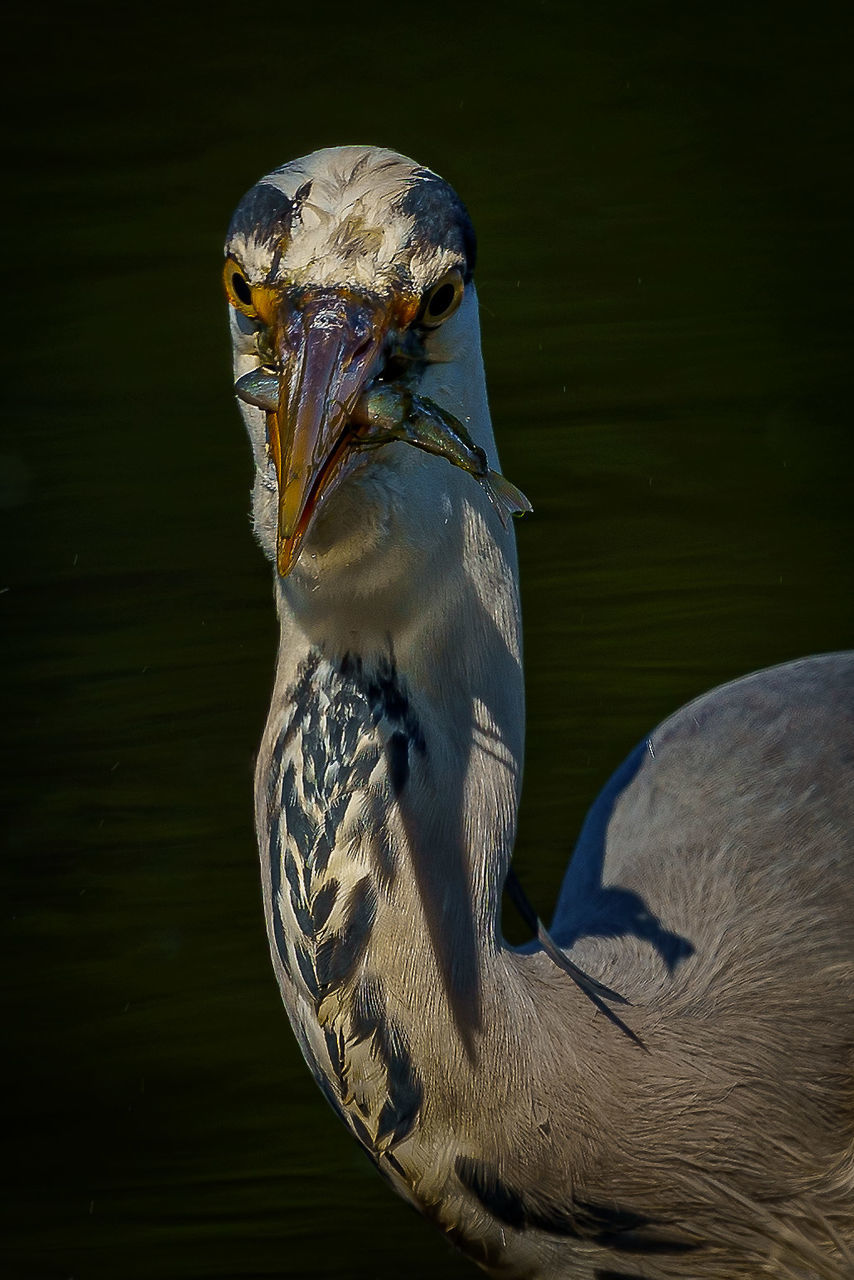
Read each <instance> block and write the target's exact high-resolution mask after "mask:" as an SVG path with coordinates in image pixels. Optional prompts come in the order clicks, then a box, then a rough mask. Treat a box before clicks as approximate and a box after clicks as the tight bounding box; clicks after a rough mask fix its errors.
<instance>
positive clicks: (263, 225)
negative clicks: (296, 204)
mask: <svg viewBox="0 0 854 1280" xmlns="http://www.w3.org/2000/svg"><path fill="white" fill-rule="evenodd" d="M292 215H293V206H292V204H291V201H290V199H289V198H288V197H287V196H286V195H285V193H284V192H283V191H280V190H279V188H278V187H273V186H271V185H270V184H269V183H267V182H259V183H257V184H256V185H255V186H254V187H251V188H250V190H249V191H247V192H246V195H245V196H244V197H243V199H242V200H241V201H240V204H239V205H238V206H237V208H236V209H235V211H234V214H233V216H232V219H231V222H230V224H229V227H228V235H227V237H226V243H227V244H229V245H230V244H231V242H232V240H233V239H234V238H235V237H236V236H242V237H243V238H244V239H245V240H251V239H256V240H267V241H271V242H272V241H277V240H281V239H283V238H284V237H286V236H288V235H290V230H291V219H292Z"/></svg>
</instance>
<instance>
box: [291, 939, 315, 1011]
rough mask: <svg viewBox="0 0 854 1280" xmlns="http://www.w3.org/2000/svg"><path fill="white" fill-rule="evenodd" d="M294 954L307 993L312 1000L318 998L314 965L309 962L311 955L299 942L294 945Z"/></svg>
mask: <svg viewBox="0 0 854 1280" xmlns="http://www.w3.org/2000/svg"><path fill="white" fill-rule="evenodd" d="M294 955H295V956H296V958H297V966H298V968H299V971H300V973H301V974H302V980H303V982H304V983H305V985H306V987H307V988H308V993H309V995H310V996H311V998H312V1000H318V999H319V997H320V989H319V987H318V985H317V975H316V974H315V972H314V965H313V964H312V963H311V956H310V955H309V954H308V952H307V951H306V949H305V947H304V946H302V944H301V943H297V945H296V946H295V947H294Z"/></svg>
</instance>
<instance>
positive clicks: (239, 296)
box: [222, 258, 258, 320]
mask: <svg viewBox="0 0 854 1280" xmlns="http://www.w3.org/2000/svg"><path fill="white" fill-rule="evenodd" d="M222 278H223V283H224V284H225V292H226V294H227V295H228V300H229V302H230V303H231V305H232V306H233V307H236V308H237V310H238V311H242V312H243V314H244V315H245V316H249V318H250V320H254V319H256V318H257V316H258V312H257V311H256V309H255V304H254V302H253V301H252V289H251V288H250V286H249V281H248V280H247V279H246V276H245V275H244V274H243V272H242V271H241V270H240V267H239V266H238V265H237V263H236V262H235V261H234V259H233V258H226V262H225V267H224V268H223V273H222Z"/></svg>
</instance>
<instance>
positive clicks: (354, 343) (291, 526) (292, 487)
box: [267, 290, 389, 577]
mask: <svg viewBox="0 0 854 1280" xmlns="http://www.w3.org/2000/svg"><path fill="white" fill-rule="evenodd" d="M388 324H389V318H388V315H387V312H386V310H385V309H384V308H383V307H382V305H381V304H379V303H378V302H377V301H375V300H373V299H366V298H364V297H357V296H355V295H353V294H351V293H349V292H347V291H345V290H322V291H317V292H312V293H311V294H308V295H306V296H304V297H302V298H301V299H298V300H297V302H296V303H293V302H290V303H286V304H285V305H283V307H282V310H281V313H280V316H279V320H278V323H277V324H276V327H275V331H274V338H275V343H276V352H277V355H278V359H279V363H280V368H281V375H280V381H279V405H278V411H277V412H276V413H268V415H267V431H268V437H269V444H270V453H271V456H272V459H273V462H274V464H275V467H276V474H277V476H278V480H279V524H278V533H277V537H276V563H277V565H278V569H279V573H280V574H281V575H282V577H286V576H287V574H288V573H290V571H291V569H292V568H293V566H294V564H295V563H296V560H297V557H298V556H299V553H300V548H301V546H302V543H303V540H304V539H305V536H306V534H307V533H308V530H309V528H310V526H311V523H312V520H313V517H314V514H315V512H316V511H317V508H318V505H319V504H320V503H321V502H322V500H323V498H324V497H325V496H326V495H327V494H328V492H330V490H331V489H332V488H333V487H334V485H335V482H336V480H338V479H340V477H341V474H342V466H341V464H342V462H343V460H344V457H345V456H346V454H347V452H348V448H347V439H346V435H347V431H346V428H347V423H348V421H349V417H350V414H351V412H352V410H353V408H354V406H355V404H356V401H357V400H358V398H359V396H360V394H361V392H362V390H363V389H364V387H365V384H366V382H367V381H368V379H369V378H370V377H371V375H372V374H373V372H374V369H375V367H376V363H377V357H378V356H379V353H380V351H381V350H382V347H383V343H384V341H385V336H386V332H387V330H388Z"/></svg>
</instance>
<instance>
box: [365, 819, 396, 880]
mask: <svg viewBox="0 0 854 1280" xmlns="http://www.w3.org/2000/svg"><path fill="white" fill-rule="evenodd" d="M370 847H371V853H372V854H373V858H374V863H375V865H376V868H377V875H378V877H379V881H380V884H381V885H382V887H383V889H386V890H388V889H390V888H391V886H392V884H393V883H394V877H395V873H396V871H397V863H396V860H395V854H394V848H393V846H392V843H391V836H390V835H389V832H388V829H387V827H386V825H385V823H383V822H378V823H377V824H376V825H375V826H374V828H373V830H372V832H371V842H370Z"/></svg>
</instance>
